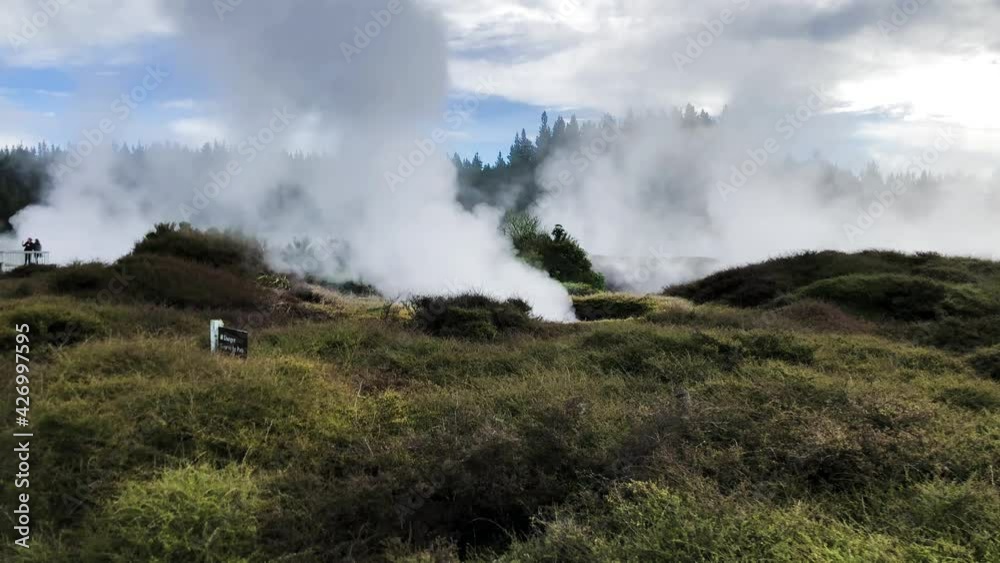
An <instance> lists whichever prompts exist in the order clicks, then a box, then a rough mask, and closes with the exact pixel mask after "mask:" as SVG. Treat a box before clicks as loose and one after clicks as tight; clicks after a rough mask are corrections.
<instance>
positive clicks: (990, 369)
mask: <svg viewBox="0 0 1000 563" xmlns="http://www.w3.org/2000/svg"><path fill="white" fill-rule="evenodd" d="M968 361H969V365H971V366H972V369H974V370H976V373H978V374H979V375H982V376H983V377H988V378H990V379H993V380H994V381H1000V346H993V347H992V348H984V349H981V350H977V351H976V353H975V354H972V355H971V356H970V357H969V360H968Z"/></svg>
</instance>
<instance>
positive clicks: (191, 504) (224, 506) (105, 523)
mask: <svg viewBox="0 0 1000 563" xmlns="http://www.w3.org/2000/svg"><path fill="white" fill-rule="evenodd" d="M262 506H263V500H262V498H261V493H260V491H259V489H258V486H257V484H256V482H255V480H254V478H253V475H252V474H251V472H250V471H249V470H248V469H246V468H242V467H238V466H234V465H229V466H226V467H224V468H222V469H215V468H213V467H211V466H208V465H190V466H185V467H181V468H179V469H169V470H166V471H164V472H163V473H161V474H160V475H159V476H157V477H156V478H154V479H153V480H151V481H131V482H128V483H125V484H124V486H123V488H122V490H121V493H120V494H119V495H118V496H117V497H115V498H114V499H113V500H111V502H109V503H108V504H107V505H106V506H104V507H102V509H101V510H100V511H99V512H98V513H97V514H95V515H94V517H93V518H92V519H91V521H90V522H88V524H87V526H88V529H89V530H90V532H89V533H88V534H87V538H86V539H85V540H84V545H83V559H84V560H87V561H98V560H100V561H112V562H121V563H131V562H133V561H220V562H221V561H250V560H251V559H252V558H253V557H254V556H255V555H256V551H257V548H256V546H257V541H256V540H257V534H258V513H259V512H260V510H261V508H262Z"/></svg>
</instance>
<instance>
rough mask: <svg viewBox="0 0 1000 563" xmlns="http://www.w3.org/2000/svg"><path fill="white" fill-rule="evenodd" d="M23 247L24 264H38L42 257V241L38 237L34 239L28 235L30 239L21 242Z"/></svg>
mask: <svg viewBox="0 0 1000 563" xmlns="http://www.w3.org/2000/svg"><path fill="white" fill-rule="evenodd" d="M21 248H23V249H24V265H25V266H27V265H28V264H32V263H34V264H38V262H39V260H40V259H41V257H42V241H40V240H38V239H34V240H32V239H31V237H28V240H26V241H24V242H23V243H21Z"/></svg>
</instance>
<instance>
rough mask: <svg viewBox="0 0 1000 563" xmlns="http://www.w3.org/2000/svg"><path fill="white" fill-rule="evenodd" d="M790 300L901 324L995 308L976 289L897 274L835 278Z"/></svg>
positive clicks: (977, 312)
mask: <svg viewBox="0 0 1000 563" xmlns="http://www.w3.org/2000/svg"><path fill="white" fill-rule="evenodd" d="M794 297H798V298H802V297H805V298H810V299H817V300H821V301H828V302H832V303H835V304H837V305H840V306H842V307H844V308H846V309H849V310H853V311H856V312H858V313H862V314H865V315H869V316H874V317H886V318H890V319H897V320H902V321H921V320H933V319H939V318H942V317H944V316H947V315H958V316H981V315H984V314H988V313H990V312H995V311H996V310H997V308H998V304H997V303H996V302H994V301H993V300H991V299H990V298H989V297H987V296H986V295H983V294H982V293H981V292H979V291H978V290H976V289H971V288H965V287H954V286H950V285H947V284H944V283H942V282H937V281H933V280H930V279H927V278H920V277H916V276H907V275H901V274H874V275H861V274H853V275H849V276H839V277H836V278H831V279H827V280H821V281H818V282H814V283H812V284H810V285H808V286H806V287H804V288H802V289H800V290H798V291H797V292H796V293H795V294H794Z"/></svg>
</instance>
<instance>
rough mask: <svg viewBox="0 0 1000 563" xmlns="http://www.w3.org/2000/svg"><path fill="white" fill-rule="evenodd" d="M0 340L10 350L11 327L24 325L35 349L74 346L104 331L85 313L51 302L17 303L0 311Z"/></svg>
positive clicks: (12, 344) (91, 315) (99, 320)
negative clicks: (46, 346)
mask: <svg viewBox="0 0 1000 563" xmlns="http://www.w3.org/2000/svg"><path fill="white" fill-rule="evenodd" d="M0 318H2V319H3V320H2V323H3V324H2V325H0V335H2V336H0V340H2V342H3V343H4V345H5V346H7V349H8V350H13V349H14V341H15V337H16V335H17V333H16V332H15V328H14V327H15V326H21V325H28V327H30V332H29V333H28V335H29V337H30V342H31V343H32V345H34V346H35V347H36V348H37V347H39V346H45V345H53V346H64V345H71V344H76V343H78V342H82V341H84V340H87V339H88V338H91V337H93V336H97V335H100V334H103V333H105V332H106V327H105V324H104V323H103V322H102V321H101V319H100V318H99V317H97V316H96V315H94V314H91V313H89V312H85V311H81V310H79V309H75V308H68V307H65V306H60V305H57V304H52V303H18V304H17V305H16V306H13V307H6V308H4V309H3V310H0Z"/></svg>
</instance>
